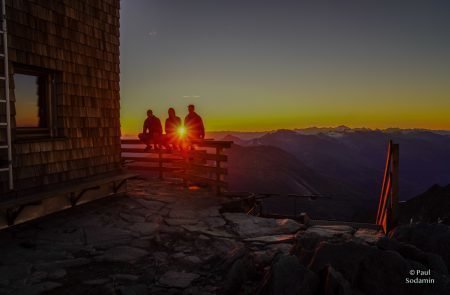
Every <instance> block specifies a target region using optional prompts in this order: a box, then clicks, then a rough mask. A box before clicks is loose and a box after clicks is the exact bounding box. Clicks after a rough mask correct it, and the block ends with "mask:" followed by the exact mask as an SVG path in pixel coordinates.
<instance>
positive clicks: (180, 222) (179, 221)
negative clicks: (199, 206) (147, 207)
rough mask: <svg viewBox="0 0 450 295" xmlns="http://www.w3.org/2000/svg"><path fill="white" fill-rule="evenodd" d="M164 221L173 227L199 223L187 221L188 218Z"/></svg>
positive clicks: (193, 220) (196, 220)
mask: <svg viewBox="0 0 450 295" xmlns="http://www.w3.org/2000/svg"><path fill="white" fill-rule="evenodd" d="M164 221H165V223H167V224H168V225H172V226H180V225H186V224H197V223H198V222H199V220H198V219H187V218H165V219H164Z"/></svg>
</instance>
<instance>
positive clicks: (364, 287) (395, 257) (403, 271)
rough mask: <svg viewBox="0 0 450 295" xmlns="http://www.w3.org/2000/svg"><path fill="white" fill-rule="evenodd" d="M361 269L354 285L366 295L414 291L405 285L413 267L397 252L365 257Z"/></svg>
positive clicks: (377, 252) (389, 294) (378, 252)
mask: <svg viewBox="0 0 450 295" xmlns="http://www.w3.org/2000/svg"><path fill="white" fill-rule="evenodd" d="M359 268H360V270H359V276H358V279H357V280H355V282H354V285H355V286H356V287H357V288H358V289H359V290H361V291H362V292H363V293H364V294H367V295H379V294H386V295H394V294H395V295H402V294H404V295H407V294H411V291H412V289H410V288H407V287H405V283H404V282H405V278H407V277H408V274H409V271H410V269H411V266H410V265H409V263H408V262H407V261H406V260H405V259H403V258H402V257H401V256H400V254H398V253H397V252H394V251H379V250H378V251H376V253H375V255H369V256H367V257H365V258H364V259H363V260H362V262H361V264H360V267H359ZM416 290H418V288H416ZM414 293H415V292H414ZM414 293H412V294H414ZM416 294H417V293H416Z"/></svg>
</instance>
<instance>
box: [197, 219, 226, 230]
mask: <svg viewBox="0 0 450 295" xmlns="http://www.w3.org/2000/svg"><path fill="white" fill-rule="evenodd" d="M202 221H203V222H205V223H206V224H207V225H208V227H210V228H214V227H221V226H224V225H225V224H226V222H225V220H224V219H223V218H222V217H206V218H204V219H203V220H202Z"/></svg>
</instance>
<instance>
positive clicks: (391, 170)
mask: <svg viewBox="0 0 450 295" xmlns="http://www.w3.org/2000/svg"><path fill="white" fill-rule="evenodd" d="M398 161H399V146H398V144H393V143H392V141H389V145H388V153H387V159H386V168H385V170H384V177H383V184H382V187H381V194H380V200H379V203H378V211H377V216H376V223H377V224H378V225H379V226H381V227H382V228H383V230H384V232H385V233H388V232H389V231H390V230H391V229H392V228H394V227H395V226H396V225H397V221H398Z"/></svg>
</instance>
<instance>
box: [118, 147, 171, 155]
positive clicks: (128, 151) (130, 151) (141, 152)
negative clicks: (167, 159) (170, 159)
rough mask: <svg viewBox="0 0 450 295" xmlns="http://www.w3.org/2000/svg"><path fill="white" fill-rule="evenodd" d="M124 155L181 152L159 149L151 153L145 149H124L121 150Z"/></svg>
mask: <svg viewBox="0 0 450 295" xmlns="http://www.w3.org/2000/svg"><path fill="white" fill-rule="evenodd" d="M121 152H122V153H130V154H160V153H161V154H177V153H179V152H177V151H172V150H164V149H159V150H154V149H152V150H149V151H145V150H144V149H143V148H122V149H121Z"/></svg>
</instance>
